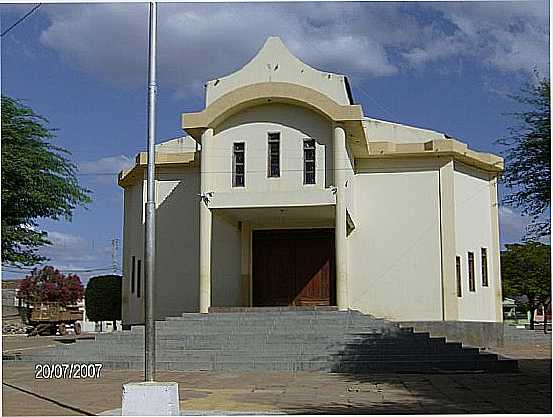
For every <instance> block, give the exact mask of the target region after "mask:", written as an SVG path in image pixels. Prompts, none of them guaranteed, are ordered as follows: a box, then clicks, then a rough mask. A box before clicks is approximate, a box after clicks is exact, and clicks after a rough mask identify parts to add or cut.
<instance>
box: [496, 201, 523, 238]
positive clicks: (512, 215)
mask: <svg viewBox="0 0 553 417" xmlns="http://www.w3.org/2000/svg"><path fill="white" fill-rule="evenodd" d="M530 221H531V219H530V218H529V217H526V216H523V215H521V214H520V213H518V212H516V211H515V210H513V209H512V208H510V207H506V206H500V207H499V232H500V234H501V242H503V243H515V242H520V241H521V240H522V239H523V237H524V235H525V234H526V229H527V227H528V225H529V224H530Z"/></svg>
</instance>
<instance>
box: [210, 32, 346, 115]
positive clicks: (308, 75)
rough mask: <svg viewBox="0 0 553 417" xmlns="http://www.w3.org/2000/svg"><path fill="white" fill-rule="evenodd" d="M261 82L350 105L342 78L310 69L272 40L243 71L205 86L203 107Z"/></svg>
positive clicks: (279, 42)
mask: <svg viewBox="0 0 553 417" xmlns="http://www.w3.org/2000/svg"><path fill="white" fill-rule="evenodd" d="M264 82H281V83H293V84H297V85H300V86H303V87H307V88H310V89H312V90H315V91H318V92H320V93H321V94H324V95H326V96H328V97H329V98H330V99H332V100H333V101H335V102H336V103H338V104H342V105H345V104H351V103H352V102H351V97H350V94H349V92H348V84H347V79H346V77H345V76H343V75H339V74H333V73H330V72H325V71H319V70H317V69H315V68H312V67H310V66H309V65H307V64H305V63H303V62H302V61H300V60H299V59H298V58H296V57H295V56H294V55H292V54H291V53H290V51H289V50H288V49H287V48H286V46H284V44H283V43H282V41H281V40H280V38H278V37H274V36H272V37H269V38H268V39H267V40H266V41H265V44H264V45H263V47H262V48H261V50H260V51H259V52H258V53H257V55H256V56H255V57H254V58H253V59H252V60H251V61H250V62H248V63H247V64H246V65H245V66H244V67H242V68H241V69H239V70H238V71H236V72H234V73H232V74H230V75H227V76H225V77H221V78H218V79H216V80H212V81H209V82H207V84H206V103H205V104H206V107H208V106H210V105H211V104H212V103H213V102H215V101H216V100H218V99H219V98H221V97H222V96H224V95H225V94H228V93H229V92H231V91H233V90H236V89H239V88H241V87H243V86H246V85H250V84H259V83H264Z"/></svg>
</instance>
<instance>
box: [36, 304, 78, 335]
mask: <svg viewBox="0 0 553 417" xmlns="http://www.w3.org/2000/svg"><path fill="white" fill-rule="evenodd" d="M82 319H83V312H82V311H79V307H78V306H64V305H62V304H60V303H55V302H52V303H35V304H30V305H29V309H28V311H27V324H28V325H30V326H33V329H32V330H31V332H30V333H29V335H30V336H36V335H41V336H47V335H55V334H56V333H57V332H59V333H60V335H62V336H63V335H65V334H67V325H72V326H73V329H74V330H75V334H77V335H78V334H80V333H81V325H80V323H78V321H80V320H82Z"/></svg>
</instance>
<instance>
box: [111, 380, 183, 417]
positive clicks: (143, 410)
mask: <svg viewBox="0 0 553 417" xmlns="http://www.w3.org/2000/svg"><path fill="white" fill-rule="evenodd" d="M121 415H123V416H179V415H180V406H179V384H177V383H176V382H129V383H128V384H124V385H123V395H122V409H121Z"/></svg>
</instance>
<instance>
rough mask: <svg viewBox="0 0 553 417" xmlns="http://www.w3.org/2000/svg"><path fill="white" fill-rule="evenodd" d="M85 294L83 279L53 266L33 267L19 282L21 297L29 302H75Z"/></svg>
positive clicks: (67, 303) (63, 303)
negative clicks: (66, 273)
mask: <svg viewBox="0 0 553 417" xmlns="http://www.w3.org/2000/svg"><path fill="white" fill-rule="evenodd" d="M83 295H84V288H83V284H81V279H80V278H79V277H78V276H77V275H75V274H68V275H65V274H63V273H61V272H60V271H59V270H57V269H55V268H54V267H53V266H45V267H44V268H42V269H37V268H35V269H33V271H32V272H31V274H30V275H27V276H26V277H25V278H24V279H23V280H21V283H20V284H19V295H18V296H19V298H21V299H23V300H24V301H26V302H28V303H43V302H59V303H61V304H62V305H71V304H75V303H76V302H77V301H79V300H82V298H83Z"/></svg>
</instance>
